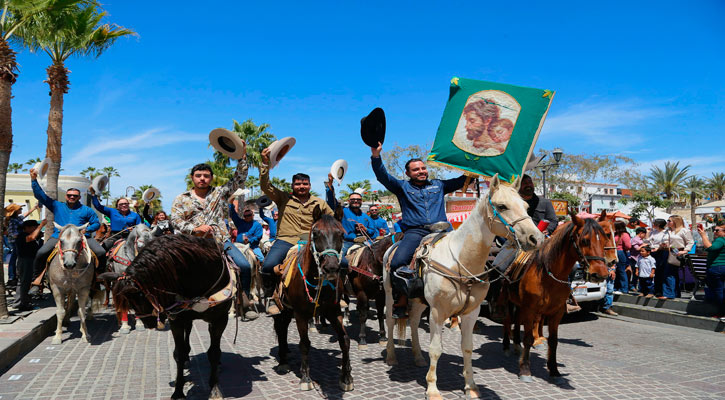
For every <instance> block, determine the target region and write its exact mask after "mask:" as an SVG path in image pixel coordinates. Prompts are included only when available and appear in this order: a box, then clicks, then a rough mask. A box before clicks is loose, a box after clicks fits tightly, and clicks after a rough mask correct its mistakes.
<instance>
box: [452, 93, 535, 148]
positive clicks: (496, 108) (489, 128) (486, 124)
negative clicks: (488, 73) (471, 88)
mask: <svg viewBox="0 0 725 400" xmlns="http://www.w3.org/2000/svg"><path fill="white" fill-rule="evenodd" d="M519 112H521V105H519V103H518V102H517V101H516V99H514V98H513V97H511V96H510V95H508V94H507V93H505V92H501V91H498V90H483V91H480V92H478V93H475V94H474V95H472V96H471V97H469V98H468V101H466V106H465V107H463V113H462V114H461V118H460V119H459V121H458V126H457V127H456V132H455V133H454V134H453V144H455V145H456V146H458V148H459V149H461V150H463V151H466V152H469V153H471V154H475V155H478V156H484V157H490V156H497V155H499V154H503V153H504V151H506V146H508V143H509V140H510V139H511V134H512V133H513V131H514V127H515V126H516V119H517V118H518V117H519Z"/></svg>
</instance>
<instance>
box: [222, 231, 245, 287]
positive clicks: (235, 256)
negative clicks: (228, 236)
mask: <svg viewBox="0 0 725 400" xmlns="http://www.w3.org/2000/svg"><path fill="white" fill-rule="evenodd" d="M224 252H226V253H227V254H228V255H229V257H231V258H232V261H234V264H237V267H239V270H240V271H241V277H240V279H241V281H242V290H244V292H245V293H246V294H247V296H249V289H250V287H251V285H252V266H251V265H249V262H247V259H246V258H244V254H242V252H241V251H239V249H238V248H236V246H234V243H232V241H231V240H226V241H225V242H224Z"/></svg>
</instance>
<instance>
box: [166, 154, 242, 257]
mask: <svg viewBox="0 0 725 400" xmlns="http://www.w3.org/2000/svg"><path fill="white" fill-rule="evenodd" d="M240 164H241V160H240V163H238V164H237V169H236V171H235V172H234V176H233V177H232V179H230V180H229V182H227V183H226V184H225V185H224V186H220V187H212V188H211V189H209V193H207V195H206V198H205V201H204V202H201V201H199V199H198V198H197V197H196V196H193V195H192V191H191V190H189V191H186V192H184V193H182V194H180V195H178V196H176V198H175V199H174V203H173V204H172V205H171V224H172V225H173V226H174V228H175V229H176V233H186V234H190V235H191V234H193V230H194V228H197V227H199V226H201V225H210V226H211V227H213V228H214V240H216V242H217V243H224V242H225V241H227V240H228V239H229V237H230V235H229V230H228V229H227V219H229V203H228V202H227V199H228V198H229V196H230V195H231V194H232V193H234V192H235V191H236V190H237V189H238V188H239V187H241V186H242V184H243V183H244V182H243V179H242V168H240V167H239V166H240Z"/></svg>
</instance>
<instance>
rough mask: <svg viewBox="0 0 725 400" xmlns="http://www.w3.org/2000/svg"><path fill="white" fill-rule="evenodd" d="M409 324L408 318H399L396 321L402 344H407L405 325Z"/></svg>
mask: <svg viewBox="0 0 725 400" xmlns="http://www.w3.org/2000/svg"><path fill="white" fill-rule="evenodd" d="M407 322H408V319H407V318H398V319H397V320H395V329H396V331H397V332H398V340H400V341H401V342H405V325H406V323H407Z"/></svg>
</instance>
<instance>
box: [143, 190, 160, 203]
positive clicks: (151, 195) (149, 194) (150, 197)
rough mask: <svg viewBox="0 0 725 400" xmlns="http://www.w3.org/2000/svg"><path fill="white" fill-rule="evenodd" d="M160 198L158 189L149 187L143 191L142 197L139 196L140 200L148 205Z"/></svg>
mask: <svg viewBox="0 0 725 400" xmlns="http://www.w3.org/2000/svg"><path fill="white" fill-rule="evenodd" d="M159 196H161V192H160V191H159V189H156V188H155V187H150V188H148V189H146V190H144V191H143V195H141V199H142V200H143V201H144V203H148V202H150V201H154V200H156V199H158V198H159Z"/></svg>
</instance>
